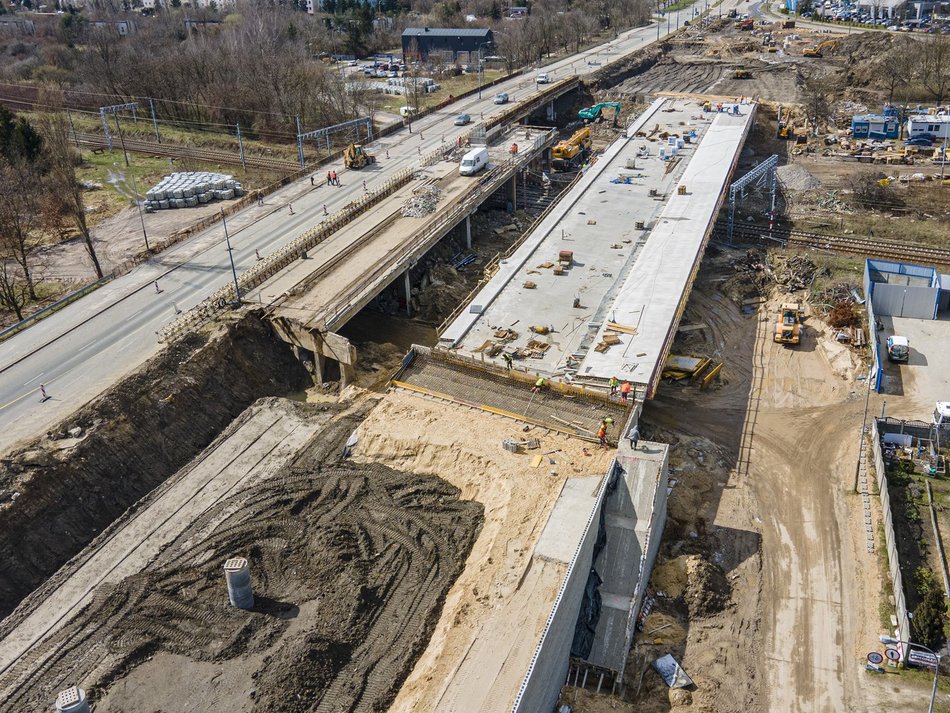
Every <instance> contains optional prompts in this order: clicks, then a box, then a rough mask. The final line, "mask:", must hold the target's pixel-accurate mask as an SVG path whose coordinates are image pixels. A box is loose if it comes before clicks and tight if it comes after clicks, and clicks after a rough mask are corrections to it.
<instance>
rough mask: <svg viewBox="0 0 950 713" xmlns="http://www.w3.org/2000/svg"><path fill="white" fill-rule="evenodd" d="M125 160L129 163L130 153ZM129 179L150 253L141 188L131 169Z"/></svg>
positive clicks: (146, 246)
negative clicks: (140, 200)
mask: <svg viewBox="0 0 950 713" xmlns="http://www.w3.org/2000/svg"><path fill="white" fill-rule="evenodd" d="M120 136H121V134H120ZM125 161H126V165H128V161H129V156H128V154H126V155H125ZM129 180H131V181H132V193H133V196H132V200H134V201H135V207H136V208H138V209H139V221H141V223H142V237H143V238H145V252H147V253H150V252H152V249H151V248H150V247H149V246H148V233H147V232H146V231H145V216H144V215H143V214H142V204H141V203H140V202H139V189H138V187H136V185H135V176H133V175H132V171H131V170H130V171H129Z"/></svg>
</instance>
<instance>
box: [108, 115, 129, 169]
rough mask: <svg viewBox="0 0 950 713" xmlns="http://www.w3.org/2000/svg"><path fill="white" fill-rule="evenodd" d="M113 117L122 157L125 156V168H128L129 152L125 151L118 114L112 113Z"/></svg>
mask: <svg viewBox="0 0 950 713" xmlns="http://www.w3.org/2000/svg"><path fill="white" fill-rule="evenodd" d="M112 116H114V117H115V128H116V130H117V131H118V132H119V143H120V144H121V145H122V155H123V156H125V167H126V168H128V167H129V152H128V151H126V150H125V136H123V135H122V125H121V124H120V123H119V114H118V113H117V112H113V114H112Z"/></svg>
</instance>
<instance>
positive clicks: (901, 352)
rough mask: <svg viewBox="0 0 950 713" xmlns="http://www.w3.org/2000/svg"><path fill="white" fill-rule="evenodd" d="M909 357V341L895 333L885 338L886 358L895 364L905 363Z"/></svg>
mask: <svg viewBox="0 0 950 713" xmlns="http://www.w3.org/2000/svg"><path fill="white" fill-rule="evenodd" d="M909 357H910V341H909V340H908V339H907V337H899V336H897V335H896V334H895V335H894V336H893V337H888V338H887V359H888V361H892V362H894V363H895V364H906V363H907V359H908V358H909Z"/></svg>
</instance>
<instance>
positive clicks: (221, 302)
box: [158, 169, 414, 342]
mask: <svg viewBox="0 0 950 713" xmlns="http://www.w3.org/2000/svg"><path fill="white" fill-rule="evenodd" d="M413 175H414V171H413V170H411V169H405V170H403V171H400V172H399V173H397V174H396V175H395V176H393V177H392V178H390V179H389V180H388V181H386V183H384V184H383V185H382V186H381V187H380V188H377V189H376V190H375V191H373V192H372V193H367V194H366V195H364V196H362V197H361V198H359V199H358V200H356V201H354V202H353V203H350V204H349V205H347V206H346V207H344V208H343V209H342V210H340V211H337V212H336V213H334V214H333V215H331V216H330V217H329V218H327V219H326V220H324V221H322V222H321V223H320V224H319V225H317V226H316V227H314V228H311V229H310V230H308V231H307V232H305V233H304V234H303V235H300V236H299V237H297V238H294V239H293V240H292V241H291V242H289V243H288V244H287V245H285V246H284V247H282V248H280V249H278V250H276V251H275V252H273V253H271V254H270V255H268V256H267V257H266V258H265V259H263V260H261V261H260V262H258V263H257V264H255V265H254V266H252V267H251V268H250V269H248V270H246V271H245V272H243V273H241V275H240V276H239V277H238V285H239V287H240V289H241V290H242V291H246V290H250V289H253V288H255V287H257V286H258V285H260V284H261V283H263V282H264V281H265V280H267V279H268V278H270V277H272V276H273V275H275V274H277V273H278V272H279V271H280V270H282V269H284V268H285V267H287V266H288V265H289V264H290V263H292V262H294V261H295V260H297V259H298V258H299V257H300V255H301V253H303V252H305V251H307V250H310V249H311V248H313V247H314V246H316V245H318V244H319V243H321V242H323V241H324V240H326V239H327V238H328V237H330V236H331V235H332V234H333V233H335V232H336V231H338V230H339V229H340V228H342V227H343V226H345V225H346V224H347V223H349V222H351V221H352V220H353V219H354V218H356V217H358V216H359V215H362V214H363V213H365V212H366V211H367V210H368V209H369V208H371V207H372V206H374V205H376V204H377V203H379V201H381V200H383V199H384V198H387V197H388V196H390V195H391V194H392V193H394V192H395V191H397V190H398V189H399V188H401V187H402V186H404V185H406V184H407V183H409V181H410V180H412V177H413ZM235 302H237V295H236V294H235V293H234V285H233V284H230V283H229V284H227V285H225V286H224V287H221V288H219V289H218V290H216V291H215V292H213V293H212V294H211V295H210V296H209V297H206V298H205V299H204V300H202V301H201V302H199V303H198V304H197V305H195V306H194V307H192V308H191V309H189V310H188V311H187V312H185V313H183V314H182V315H180V316H179V317H178V318H177V319H175V320H174V321H173V322H171V323H170V324H167V325H166V326H164V327H163V328H162V329H161V330H160V331H159V333H158V339H159V341H161V342H170V341H174V340H175V339H178V338H179V337H181V336H182V335H184V334H186V333H188V332H191V331H193V330H195V329H197V328H199V327H200V326H202V325H203V324H206V323H207V322H209V321H210V320H212V319H214V318H215V317H217V316H218V315H219V314H221V313H223V312H224V311H226V310H228V309H230V308H231V305H233V304H234V303H235Z"/></svg>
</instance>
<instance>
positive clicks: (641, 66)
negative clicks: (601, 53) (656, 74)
mask: <svg viewBox="0 0 950 713" xmlns="http://www.w3.org/2000/svg"><path fill="white" fill-rule="evenodd" d="M671 47H672V45H670V43H669V42H660V43H658V44H653V45H651V46H650V47H648V48H647V49H643V50H640V51H639V52H634V53H633V54H631V55H629V56H628V57H627V58H626V59H625V60H623V61H621V62H614V63H612V64H611V65H610V66H609V67H605V68H604V69H602V70H600V71H599V72H595V73H594V74H593V75H592V76H591V78H590V79H589V80H588V81H586V82H585V84H588V85H592V86H593V87H594V88H595V89H597V90H603V89H609V88H611V87H615V86H617V85H618V84H620V83H622V82H623V81H624V80H626V79H629V78H630V77H635V76H636V75H638V74H641V73H643V72H646V71H647V70H649V69H650V68H651V67H653V65H655V64H656V63H657V62H659V61H660V59H661V58H662V57H663V56H664V55H665V54H666V53H667V52H669V51H670V49H671Z"/></svg>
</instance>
